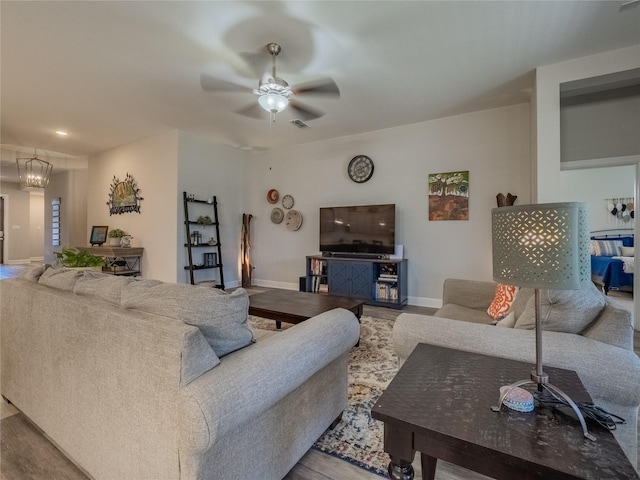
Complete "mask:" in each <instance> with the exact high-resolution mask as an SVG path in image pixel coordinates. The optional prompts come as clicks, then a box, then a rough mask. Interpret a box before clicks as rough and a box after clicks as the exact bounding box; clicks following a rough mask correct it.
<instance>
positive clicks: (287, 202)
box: [282, 195, 293, 210]
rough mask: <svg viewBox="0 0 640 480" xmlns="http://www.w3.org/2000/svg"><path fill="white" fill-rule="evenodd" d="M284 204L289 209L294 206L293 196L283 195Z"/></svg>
mask: <svg viewBox="0 0 640 480" xmlns="http://www.w3.org/2000/svg"><path fill="white" fill-rule="evenodd" d="M282 206H283V207H284V208H286V209H287V210H289V209H290V208H291V207H293V197H292V196H291V195H285V196H284V197H282Z"/></svg>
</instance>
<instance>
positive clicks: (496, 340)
mask: <svg viewBox="0 0 640 480" xmlns="http://www.w3.org/2000/svg"><path fill="white" fill-rule="evenodd" d="M495 288H496V284H495V283H493V282H479V281H472V280H461V279H447V280H446V281H445V283H444V290H443V306H442V308H441V309H439V310H438V311H437V312H436V313H435V314H434V316H425V315H417V314H409V313H402V314H401V315H400V316H398V318H397V319H396V322H395V324H394V327H393V344H394V349H395V351H396V353H397V355H398V361H399V363H400V364H402V363H403V362H404V361H405V360H406V359H407V357H408V356H409V355H410V354H411V352H412V351H413V349H414V348H415V346H416V345H417V344H418V343H427V344H431V345H438V346H442V347H448V348H455V349H459V350H465V351H469V352H474V353H480V354H485V355H492V356H496V357H502V358H508V359H513V360H519V361H524V362H529V363H532V364H533V363H535V333H534V330H531V329H528V328H532V325H531V322H530V319H529V320H528V319H525V318H524V317H525V316H527V315H529V314H532V313H533V298H532V296H533V290H530V289H523V290H521V291H519V292H518V293H517V295H516V297H515V301H514V303H513V305H512V306H511V310H512V311H513V312H514V315H515V321H516V322H520V323H523V324H524V326H525V328H509V327H507V328H503V327H501V326H494V325H491V322H492V318H490V317H489V316H488V315H487V308H488V307H489V305H490V304H491V301H492V299H493V296H494V291H495ZM567 294H568V296H565V297H564V300H563V301H557V302H555V303H553V302H548V301H547V302H544V301H543V304H542V311H543V317H544V320H545V321H546V322H545V323H543V325H546V327H548V328H551V329H552V330H553V331H549V330H545V328H546V327H543V332H542V351H543V364H544V365H548V366H554V367H560V368H565V369H569V370H574V371H576V372H577V373H578V375H579V376H580V379H581V380H582V383H583V384H584V385H585V387H586V388H587V390H588V391H589V393H590V395H591V397H592V399H593V401H594V403H595V404H596V405H598V406H600V407H602V408H604V409H605V410H607V411H609V412H611V413H614V414H616V415H619V416H621V417H622V418H624V419H626V424H624V425H620V426H618V428H617V430H616V431H614V435H615V437H616V439H617V440H618V442H619V443H620V445H621V446H622V448H623V450H624V451H625V453H626V454H627V456H628V457H629V459H630V460H631V463H632V464H633V465H635V466H636V469H637V468H638V444H637V438H638V429H637V426H638V408H639V407H640V359H639V358H638V356H637V355H636V354H635V353H634V352H633V327H632V325H631V317H630V314H629V313H628V312H627V311H625V310H622V309H620V308H616V307H615V306H614V305H613V304H612V303H611V302H610V300H608V299H607V298H606V297H605V296H604V295H602V294H601V293H599V292H597V291H596V292H595V295H599V296H601V297H602V307H603V308H601V309H599V310H598V311H597V312H596V314H595V318H594V319H593V320H592V321H590V322H588V325H586V326H585V327H584V328H582V327H577V326H576V325H579V323H576V322H579V321H580V320H581V319H582V318H583V316H582V314H581V313H580V309H581V305H585V304H587V303H589V304H590V305H589V309H591V310H592V307H593V305H597V304H598V303H599V302H600V298H599V297H591V293H590V292H589V290H587V291H586V292H584V293H583V292H581V293H577V292H575V293H571V292H567ZM572 296H573V298H571V297H572ZM576 296H578V297H577V298H578V299H579V300H578V301H574V300H575V299H576ZM583 296H584V297H583ZM543 298H545V297H544V296H543ZM563 321H566V322H567V323H568V324H570V325H571V326H570V327H567V329H568V330H571V331H575V330H576V329H580V328H581V330H580V331H579V332H578V333H577V334H576V333H567V332H565V331H561V330H563V328H562V322H563ZM516 326H518V324H517V323H516ZM516 380H519V379H514V381H516ZM551 382H552V383H553V378H552V379H551ZM496 400H497V399H496Z"/></svg>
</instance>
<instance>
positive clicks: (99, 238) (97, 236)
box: [89, 225, 109, 247]
mask: <svg viewBox="0 0 640 480" xmlns="http://www.w3.org/2000/svg"><path fill="white" fill-rule="evenodd" d="M108 231H109V227H108V226H106V225H98V226H96V225H94V226H93V227H91V237H89V243H90V244H91V246H92V247H93V246H94V245H97V246H99V247H100V246H102V244H103V243H104V242H106V241H107V232H108Z"/></svg>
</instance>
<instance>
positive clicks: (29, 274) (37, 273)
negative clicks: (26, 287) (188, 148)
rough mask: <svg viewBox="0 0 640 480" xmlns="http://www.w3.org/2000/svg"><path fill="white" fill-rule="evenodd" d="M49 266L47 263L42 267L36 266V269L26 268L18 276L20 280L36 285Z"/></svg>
mask: <svg viewBox="0 0 640 480" xmlns="http://www.w3.org/2000/svg"><path fill="white" fill-rule="evenodd" d="M50 266H51V265H49V264H48V263H45V264H43V265H38V266H37V267H31V268H28V269H27V270H25V271H24V272H22V273H21V274H20V278H24V279H25V280H29V281H30V282H36V283H37V282H38V280H40V277H41V276H42V274H43V273H44V271H45V270H46V269H47V268H49V267H50Z"/></svg>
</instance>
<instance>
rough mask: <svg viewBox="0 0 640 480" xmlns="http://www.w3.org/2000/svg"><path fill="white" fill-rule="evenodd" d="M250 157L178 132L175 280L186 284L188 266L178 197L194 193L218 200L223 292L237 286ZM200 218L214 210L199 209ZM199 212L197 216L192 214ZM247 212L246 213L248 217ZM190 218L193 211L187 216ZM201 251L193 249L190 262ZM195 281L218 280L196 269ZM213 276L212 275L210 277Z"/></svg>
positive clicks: (215, 274)
mask: <svg viewBox="0 0 640 480" xmlns="http://www.w3.org/2000/svg"><path fill="white" fill-rule="evenodd" d="M248 157H249V155H248V154H247V153H246V152H243V151H241V150H238V149H234V148H231V147H228V146H225V145H220V144H215V143H212V142H211V141H210V140H207V139H204V138H202V137H198V136H195V135H192V134H188V133H185V132H180V134H179V142H178V180H177V188H175V187H174V191H175V193H176V198H175V200H176V208H177V209H178V215H177V217H175V232H176V239H175V241H176V243H177V245H178V254H177V259H176V263H175V269H176V272H177V278H175V279H174V280H173V281H178V282H188V274H187V272H186V271H185V270H184V266H185V265H186V264H187V252H186V249H185V248H184V246H183V245H184V242H185V235H186V234H185V229H184V223H183V222H184V208H183V201H182V192H187V193H193V194H194V195H195V196H196V198H199V199H202V200H204V199H207V198H209V197H210V196H213V195H215V196H216V198H217V200H218V220H219V222H220V246H221V249H222V262H223V265H224V276H225V278H224V280H225V287H226V288H229V287H237V286H238V285H240V281H239V279H240V235H241V229H242V213H243V212H246V210H245V209H246V208H247V204H248V198H247V188H246V179H247V169H248V167H249V158H248ZM203 207H204V209H205V210H203V211H202V213H200V215H209V216H211V217H213V213H212V212H213V208H211V207H208V206H203ZM196 213H197V212H196ZM246 213H250V212H246ZM190 215H193V211H190ZM197 230H199V231H201V232H202V233H203V237H204V239H206V240H208V239H209V237H210V236H213V233H212V232H213V227H202V228H197ZM204 251H207V252H210V251H212V250H210V249H206V250H202V249H196V250H195V251H194V255H195V256H194V261H196V260H198V261H199V259H201V258H202V253H203V252H204ZM194 275H195V280H196V282H197V281H199V280H208V279H211V278H215V279H216V280H219V277H218V271H217V270H200V271H196V272H194ZM212 275H213V276H212Z"/></svg>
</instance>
